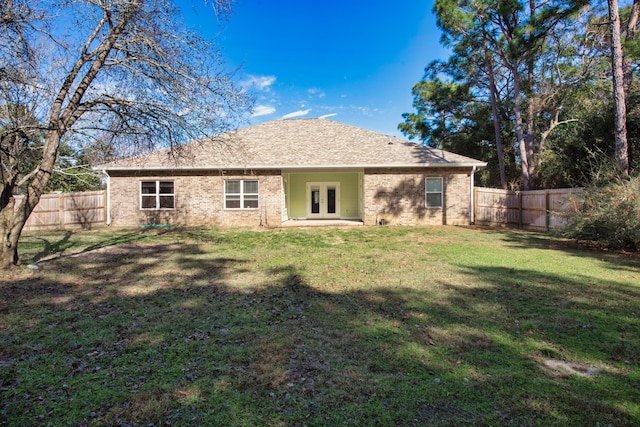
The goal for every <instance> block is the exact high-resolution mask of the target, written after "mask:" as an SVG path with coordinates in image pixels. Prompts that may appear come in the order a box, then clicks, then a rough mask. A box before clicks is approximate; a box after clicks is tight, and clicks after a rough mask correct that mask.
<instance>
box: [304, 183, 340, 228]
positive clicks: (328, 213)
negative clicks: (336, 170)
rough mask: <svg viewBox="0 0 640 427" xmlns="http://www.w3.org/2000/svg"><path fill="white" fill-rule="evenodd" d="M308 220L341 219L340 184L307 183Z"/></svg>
mask: <svg viewBox="0 0 640 427" xmlns="http://www.w3.org/2000/svg"><path fill="white" fill-rule="evenodd" d="M307 218H315V219H322V218H340V183H339V182H307Z"/></svg>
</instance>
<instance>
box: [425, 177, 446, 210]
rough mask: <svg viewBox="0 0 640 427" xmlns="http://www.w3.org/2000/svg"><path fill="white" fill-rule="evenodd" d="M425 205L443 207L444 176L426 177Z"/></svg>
mask: <svg viewBox="0 0 640 427" xmlns="http://www.w3.org/2000/svg"><path fill="white" fill-rule="evenodd" d="M424 186H425V206H426V207H427V208H441V207H442V178H441V177H438V178H425V183H424Z"/></svg>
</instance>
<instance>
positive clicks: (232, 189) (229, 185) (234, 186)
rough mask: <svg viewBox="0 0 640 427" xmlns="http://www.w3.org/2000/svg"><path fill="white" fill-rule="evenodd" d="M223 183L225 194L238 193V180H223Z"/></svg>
mask: <svg viewBox="0 0 640 427" xmlns="http://www.w3.org/2000/svg"><path fill="white" fill-rule="evenodd" d="M224 185H225V192H226V193H227V194H240V181H225V183H224Z"/></svg>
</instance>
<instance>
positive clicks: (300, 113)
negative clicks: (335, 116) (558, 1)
mask: <svg viewBox="0 0 640 427" xmlns="http://www.w3.org/2000/svg"><path fill="white" fill-rule="evenodd" d="M310 111H311V108H308V109H306V110H298V111H294V112H293V113H289V114H285V115H284V116H282V118H283V119H292V118H294V117H300V116H306V115H307V114H309V112H310Z"/></svg>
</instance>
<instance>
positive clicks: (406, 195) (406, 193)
mask: <svg viewBox="0 0 640 427" xmlns="http://www.w3.org/2000/svg"><path fill="white" fill-rule="evenodd" d="M425 177H442V178H443V183H442V184H443V208H440V209H434V208H426V206H425ZM470 185H471V178H470V170H469V169H455V168H437V169H430V170H427V171H425V170H424V169H419V168H411V169H404V170H393V171H391V170H390V169H366V170H365V174H364V223H365V225H374V224H377V223H378V222H379V221H380V220H384V221H385V223H386V224H389V225H413V224H416V225H445V224H446V225H468V224H469V222H470V217H469V212H470V203H471V195H470Z"/></svg>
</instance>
